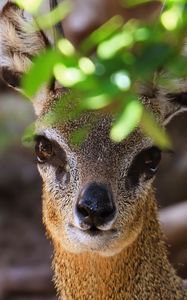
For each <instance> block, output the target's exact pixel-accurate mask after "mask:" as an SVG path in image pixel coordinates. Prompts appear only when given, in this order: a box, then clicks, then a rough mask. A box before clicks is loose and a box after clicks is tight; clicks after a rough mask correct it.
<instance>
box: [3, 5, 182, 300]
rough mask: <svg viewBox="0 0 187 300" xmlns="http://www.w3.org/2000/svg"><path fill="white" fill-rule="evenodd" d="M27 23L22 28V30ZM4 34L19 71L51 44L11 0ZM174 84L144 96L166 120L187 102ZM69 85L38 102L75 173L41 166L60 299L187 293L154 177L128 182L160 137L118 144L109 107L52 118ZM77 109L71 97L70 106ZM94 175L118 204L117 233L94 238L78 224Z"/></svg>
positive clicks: (152, 299)
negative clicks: (82, 132) (171, 91)
mask: <svg viewBox="0 0 187 300" xmlns="http://www.w3.org/2000/svg"><path fill="white" fill-rule="evenodd" d="M15 24H16V26H15ZM23 24H24V26H22V25H23ZM20 27H21V33H20V30H17V28H20ZM0 34H1V36H0V67H8V68H9V70H12V72H15V71H19V72H21V73H23V72H25V71H26V70H27V68H28V67H29V65H30V64H31V60H30V56H33V55H36V54H37V53H38V51H40V50H42V49H44V48H45V40H44V39H43V37H42V35H41V34H40V33H38V34H33V33H32V32H29V33H28V32H27V31H26V26H25V20H24V19H23V15H22V12H21V11H20V10H18V9H17V8H16V6H15V5H11V4H10V3H9V4H8V5H7V6H5V8H4V10H3V11H2V13H1V15H0ZM20 34H21V37H20ZM15 41H16V43H15ZM186 87H187V85H186ZM184 89H185V81H184V83H183V90H184ZM186 90H187V88H186ZM167 92H168V91H166V90H164V89H160V88H159V89H158V88H155V86H154V87H153V85H152V86H151V87H150V86H149V88H147V87H144V88H142V94H143V95H144V96H142V97H141V101H142V102H143V103H144V105H145V106H146V107H147V108H149V109H150V110H151V111H152V112H153V114H154V115H155V117H156V119H157V120H158V122H159V123H160V124H161V125H163V124H165V123H167V120H168V119H171V117H172V116H173V115H174V114H176V113H178V111H180V110H181V107H179V105H174V103H170V102H169V101H168V99H167V97H166V94H167ZM63 93H64V90H63V89H62V90H60V89H58V90H53V91H51V90H50V91H49V89H48V88H47V87H44V88H43V89H42V90H41V91H40V93H39V94H38V95H37V97H36V100H35V101H34V102H33V104H34V108H35V111H36V114H37V115H38V121H37V123H36V128H37V129H36V130H37V133H38V134H42V135H45V136H46V137H48V138H49V139H51V140H54V141H56V142H57V143H58V144H59V146H60V147H62V149H63V150H62V151H64V152H65V153H66V157H67V158H66V160H67V161H66V165H65V166H64V169H65V170H66V175H67V174H68V175H69V177H70V181H69V182H68V181H67V182H66V180H65V178H66V177H65V176H64V177H65V178H64V177H63V178H62V177H61V178H60V179H59V177H58V176H57V175H56V172H57V169H56V167H54V166H53V165H45V164H44V165H40V166H39V171H40V174H41V176H42V178H43V220H44V224H45V226H46V230H47V234H48V236H49V237H50V238H51V239H52V241H53V245H54V259H53V268H54V274H55V275H54V282H55V285H56V288H57V291H58V293H59V295H60V299H62V300H89V299H90V300H122V299H123V300H134V299H136V300H146V299H147V300H157V299H158V300H161V299H163V300H187V293H186V291H185V290H184V288H183V283H182V280H181V279H180V278H179V277H177V276H176V274H175V271H174V270H173V268H172V267H171V266H170V264H169V262H168V259H167V253H166V249H165V245H164V243H163V241H162V240H163V239H162V233H161V231H160V226H159V223H158V218H157V206H156V203H155V198H154V191H153V187H152V183H153V180H149V181H146V182H145V181H144V180H143V177H141V178H140V183H139V185H138V186H136V187H133V188H129V187H128V185H127V173H128V170H129V167H130V165H131V163H132V161H133V159H134V157H135V156H136V155H137V154H138V153H139V152H140V151H141V150H143V149H145V148H147V147H150V146H152V144H153V142H152V140H151V139H150V138H148V137H145V136H144V135H143V134H142V132H141V130H140V129H136V130H135V131H134V133H133V134H131V135H130V136H129V137H128V138H127V139H126V140H125V141H124V142H123V143H120V144H114V143H113V142H111V140H110V139H109V135H108V133H109V130H110V127H111V117H110V116H108V115H106V114H100V115H99V118H98V121H97V122H96V123H94V120H95V115H94V113H89V112H87V113H85V114H84V115H82V116H81V117H80V118H78V119H77V120H75V121H73V122H65V123H57V124H53V126H50V125H49V124H47V125H46V123H45V122H44V119H43V118H44V117H45V116H46V113H49V112H50V111H51V110H53V109H54V108H55V105H56V104H57V103H58V99H59V98H60V96H62V95H63ZM69 97H70V98H71V93H70V94H69ZM72 97H73V95H72ZM72 103H75V100H74V99H73V98H72ZM69 109H71V102H70V105H69V106H68V108H67V111H66V113H67V114H68V111H69ZM88 123H90V124H92V125H93V123H94V126H93V128H92V130H91V132H90V134H89V135H88V137H87V138H86V140H85V141H84V143H83V144H82V145H81V146H80V147H79V148H77V147H76V146H75V145H73V144H72V143H71V141H70V134H71V133H72V131H73V130H74V129H75V128H78V127H79V126H83V125H87V124H88ZM93 181H96V182H102V183H104V184H106V185H107V186H109V187H110V189H111V190H112V192H113V196H114V199H115V202H116V206H117V216H116V219H115V222H114V223H113V225H112V228H111V229H112V234H110V235H109V236H108V235H107V234H104V235H103V237H102V238H101V237H99V238H98V237H95V238H94V239H93V238H89V237H88V236H87V237H86V238H85V237H83V236H82V233H80V231H76V229H75V226H74V225H75V220H74V206H75V203H76V200H77V197H78V194H79V193H80V191H81V189H82V188H83V187H84V186H85V185H86V184H87V183H89V182H93Z"/></svg>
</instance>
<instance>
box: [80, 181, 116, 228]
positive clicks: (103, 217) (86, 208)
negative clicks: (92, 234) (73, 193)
mask: <svg viewBox="0 0 187 300" xmlns="http://www.w3.org/2000/svg"><path fill="white" fill-rule="evenodd" d="M74 214H75V220H76V225H77V226H78V227H79V228H80V229H82V230H89V231H97V230H109V229H111V227H112V224H113V223H114V221H115V216H116V205H115V203H114V199H113V195H112V192H111V191H110V190H109V188H107V186H105V185H103V184H101V183H96V182H93V183H90V184H88V185H87V186H86V187H85V188H83V190H82V191H81V193H80V195H79V197H78V200H77V202H76V205H75V211H74Z"/></svg>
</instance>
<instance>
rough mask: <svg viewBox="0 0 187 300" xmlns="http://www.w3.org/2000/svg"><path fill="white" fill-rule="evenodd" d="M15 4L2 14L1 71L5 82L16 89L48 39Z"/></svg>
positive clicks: (0, 31)
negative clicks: (35, 29) (33, 26)
mask: <svg viewBox="0 0 187 300" xmlns="http://www.w3.org/2000/svg"><path fill="white" fill-rule="evenodd" d="M30 24H31V23H30V22H29V21H28V19H26V17H25V16H24V12H23V11H22V10H21V9H19V8H18V7H17V6H16V5H15V4H13V3H11V2H8V3H7V4H6V5H5V6H4V8H3V10H2V11H1V13H0V71H1V76H2V78H3V79H4V81H5V82H6V83H7V84H8V85H10V86H11V87H13V88H15V89H19V88H20V78H21V75H22V74H23V73H25V72H26V71H27V70H28V68H29V67H30V65H31V63H32V58H33V57H34V56H35V55H37V54H38V52H40V51H41V50H42V49H44V48H45V47H46V46H47V38H46V37H45V36H44V35H43V34H42V33H41V32H36V31H34V29H33V28H32V26H31V25H30Z"/></svg>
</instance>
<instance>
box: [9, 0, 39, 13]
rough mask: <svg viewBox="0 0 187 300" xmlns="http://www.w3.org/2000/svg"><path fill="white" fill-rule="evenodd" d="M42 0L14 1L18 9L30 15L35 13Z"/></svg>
mask: <svg viewBox="0 0 187 300" xmlns="http://www.w3.org/2000/svg"><path fill="white" fill-rule="evenodd" d="M42 1H43V0H14V1H13V2H14V3H16V4H17V5H18V6H19V7H20V8H22V9H24V10H26V11H28V12H29V13H31V14H35V13H37V11H38V9H39V7H40V5H41V3H42Z"/></svg>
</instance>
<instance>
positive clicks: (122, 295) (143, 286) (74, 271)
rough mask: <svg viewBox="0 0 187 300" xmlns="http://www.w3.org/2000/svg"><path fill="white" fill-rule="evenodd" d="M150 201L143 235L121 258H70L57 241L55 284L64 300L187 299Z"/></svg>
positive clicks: (88, 254)
mask: <svg viewBox="0 0 187 300" xmlns="http://www.w3.org/2000/svg"><path fill="white" fill-rule="evenodd" d="M149 197H150V198H147V202H146V204H145V208H144V225H143V230H142V232H141V234H140V235H139V237H138V238H137V240H136V241H135V242H134V243H133V244H132V245H130V246H129V247H128V248H127V249H124V250H123V251H122V252H120V253H119V254H118V255H115V256H113V257H101V256H99V255H96V254H92V253H84V254H79V255H76V254H70V253H68V252H66V251H64V250H63V248H62V247H61V245H60V244H59V243H58V242H56V241H54V270H55V283H56V286H57V289H58V291H59V294H60V296H61V299H63V300H65V299H68V300H75V299H76V300H86V299H90V300H91V299H94V300H101V299H105V300H123V299H125V300H132V299H138V300H146V299H149V300H160V299H164V300H175V299H181V300H182V299H187V298H186V297H187V294H185V291H184V290H183V287H182V285H183V283H182V280H181V279H179V278H178V277H177V276H176V274H175V272H174V270H173V269H172V268H171V266H170V264H169V263H168V260H167V257H166V250H165V245H164V244H163V242H162V234H161V232H160V229H159V224H158V220H157V208H156V205H155V200H154V196H153V195H152V193H151V194H150V196H149Z"/></svg>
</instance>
